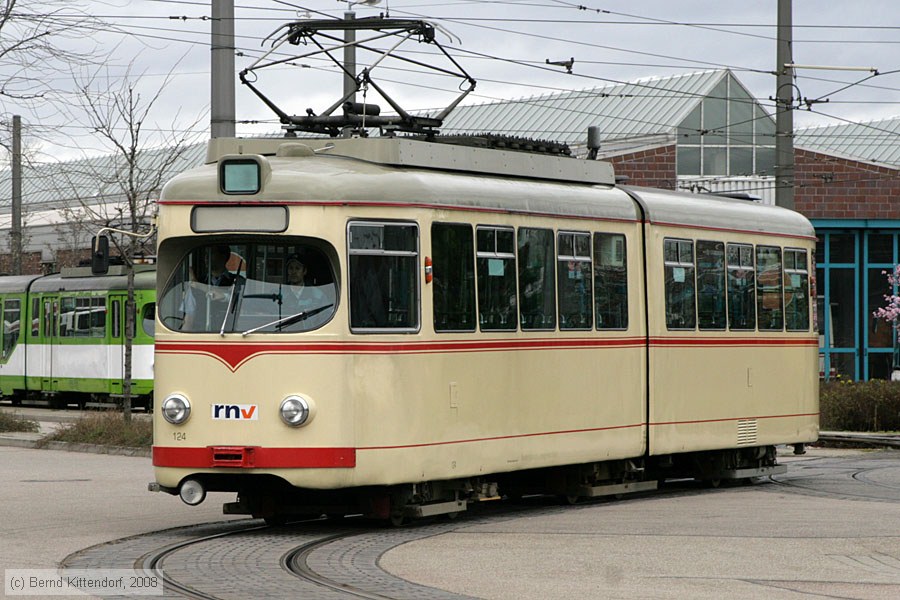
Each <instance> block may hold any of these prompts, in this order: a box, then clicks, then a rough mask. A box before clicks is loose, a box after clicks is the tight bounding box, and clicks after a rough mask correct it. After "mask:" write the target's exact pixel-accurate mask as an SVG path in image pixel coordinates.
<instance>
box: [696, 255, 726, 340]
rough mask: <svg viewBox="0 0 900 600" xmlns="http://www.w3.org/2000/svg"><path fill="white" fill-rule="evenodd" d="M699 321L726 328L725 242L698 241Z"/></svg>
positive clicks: (706, 325) (700, 323)
mask: <svg viewBox="0 0 900 600" xmlns="http://www.w3.org/2000/svg"><path fill="white" fill-rule="evenodd" d="M697 323H698V325H699V326H700V329H725V244H724V243H723V242H707V241H698V242H697Z"/></svg>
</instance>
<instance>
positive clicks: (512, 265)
mask: <svg viewBox="0 0 900 600" xmlns="http://www.w3.org/2000/svg"><path fill="white" fill-rule="evenodd" d="M476 236H477V253H476V255H475V256H476V268H477V270H478V320H479V322H480V324H481V330H482V331H515V330H516V329H517V320H518V312H519V311H518V309H517V308H516V239H515V238H516V234H515V230H513V229H512V228H511V227H478V230H477V233H476Z"/></svg>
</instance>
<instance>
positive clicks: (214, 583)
mask: <svg viewBox="0 0 900 600" xmlns="http://www.w3.org/2000/svg"><path fill="white" fill-rule="evenodd" d="M514 512H515V511H514ZM256 523H259V521H255V522H254V525H251V526H248V527H243V528H240V529H235V530H232V531H226V532H219V533H214V534H211V535H200V536H196V537H192V538H190V539H184V540H182V541H179V542H176V543H170V544H167V545H164V546H160V547H157V548H155V549H153V550H151V551H149V552H145V553H144V554H143V555H141V556H140V557H138V558H137V559H136V560H135V561H134V563H133V567H134V568H135V569H136V570H141V571H143V572H145V573H148V574H155V575H158V576H159V577H161V578H162V581H163V585H164V588H165V596H166V597H167V598H189V599H192V600H233V599H235V598H248V597H258V596H259V595H260V594H262V595H266V596H277V597H288V596H290V597H302V598H305V599H309V600H338V599H341V598H364V599H368V600H386V599H397V598H422V597H428V598H435V599H440V598H443V599H446V600H457V599H462V598H464V597H463V596H459V595H456V594H451V593H449V592H444V591H443V590H433V589H432V588H427V587H425V586H419V585H417V584H414V583H411V582H406V581H405V580H402V579H399V578H396V577H394V576H392V575H390V574H388V573H386V572H384V571H381V570H380V568H379V567H378V566H377V562H376V561H374V560H373V559H372V556H380V555H381V554H383V553H384V552H386V551H388V550H390V549H391V548H393V547H395V546H397V545H400V544H403V543H406V542H407V541H410V540H414V539H422V538H427V537H431V536H433V535H438V534H441V533H445V532H446V531H448V530H449V529H452V528H454V527H455V525H454V524H451V523H425V524H423V525H421V526H413V527H409V528H400V529H391V528H385V527H383V526H369V525H368V524H366V523H363V522H361V521H356V520H355V519H349V520H348V522H347V523H340V522H336V521H333V520H325V519H318V520H311V521H301V522H296V523H292V524H289V525H283V526H278V527H271V526H265V525H258V524H256ZM298 542H299V543H298ZM332 544H336V545H337V547H336V548H335V549H333V550H332V549H331V548H330V545H332ZM373 547H374V548H375V552H374V554H372V553H371V552H369V551H370V550H371V548H373ZM367 552H368V553H367ZM316 553H320V555H319V558H318V560H311V559H314V558H315V557H314V555H315V554H316ZM198 556H202V557H204V559H203V560H202V562H199V563H198V561H197V557H198ZM214 557H230V560H231V562H233V563H234V564H233V565H230V564H228V563H229V560H225V561H221V560H216V559H215V558H214ZM347 557H349V558H347ZM200 564H202V565H205V567H206V569H205V570H204V569H203V568H198V565H200ZM68 566H71V565H68ZM254 571H257V573H256V576H255V578H254V577H253V576H252V574H253V573H254ZM357 583H358V584H359V585H357ZM382 590H390V594H391V595H385V594H383V593H379V592H380V591H382Z"/></svg>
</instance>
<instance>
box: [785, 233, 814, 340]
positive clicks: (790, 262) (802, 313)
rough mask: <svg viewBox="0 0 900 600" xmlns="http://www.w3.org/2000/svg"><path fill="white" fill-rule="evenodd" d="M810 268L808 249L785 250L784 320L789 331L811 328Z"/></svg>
mask: <svg viewBox="0 0 900 600" xmlns="http://www.w3.org/2000/svg"><path fill="white" fill-rule="evenodd" d="M809 298H810V294H809V270H808V267H807V262H806V250H792V249H786V250H785V251H784V320H785V325H786V326H787V330H788V331H808V330H809Z"/></svg>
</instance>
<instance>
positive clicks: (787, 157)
mask: <svg viewBox="0 0 900 600" xmlns="http://www.w3.org/2000/svg"><path fill="white" fill-rule="evenodd" d="M791 12H792V9H791V0H778V52H777V60H778V64H777V66H776V73H778V77H777V79H776V81H777V86H778V88H777V89H776V90H775V100H776V102H775V204H776V205H778V206H783V207H784V208H790V209H792V210H793V208H794V109H793V104H794V98H793V96H794V77H793V75H794V69H793V68H791V67H785V65H791V64H793V63H794V59H793V53H792V50H791V45H792V17H791Z"/></svg>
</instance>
